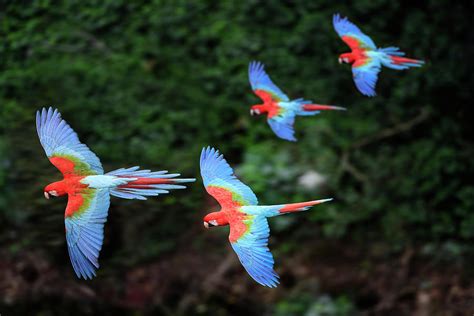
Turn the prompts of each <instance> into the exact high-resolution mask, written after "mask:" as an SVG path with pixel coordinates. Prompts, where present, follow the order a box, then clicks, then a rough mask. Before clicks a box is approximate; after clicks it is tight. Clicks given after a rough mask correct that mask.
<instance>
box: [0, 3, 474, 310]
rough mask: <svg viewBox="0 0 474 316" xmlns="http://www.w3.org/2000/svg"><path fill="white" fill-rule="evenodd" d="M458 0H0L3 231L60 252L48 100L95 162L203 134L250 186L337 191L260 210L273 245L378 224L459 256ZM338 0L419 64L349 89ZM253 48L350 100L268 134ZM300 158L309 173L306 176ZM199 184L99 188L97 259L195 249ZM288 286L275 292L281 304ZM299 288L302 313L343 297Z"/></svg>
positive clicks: (107, 271)
mask: <svg viewBox="0 0 474 316" xmlns="http://www.w3.org/2000/svg"><path fill="white" fill-rule="evenodd" d="M465 10H466V9H465V8H464V7H463V5H462V4H461V3H460V2H452V1H448V0H442V1H437V0H436V1H435V0H430V1H425V2H424V4H423V5H421V4H420V5H415V4H413V3H412V2H410V1H388V0H376V1H372V0H370V1H369V0H364V1H357V2H356V3H353V4H345V3H342V2H338V3H334V2H332V1H304V0H298V1H288V2H285V1H258V0H251V1H238V2H235V1H222V2H217V1H216V2H214V1H164V0H156V1H122V0H108V1H100V2H99V1H64V2H55V1H49V0H39V1H33V2H21V1H18V2H11V3H10V4H9V5H7V6H5V7H4V8H3V9H2V10H1V12H0V38H1V40H0V111H1V112H0V114H1V121H0V124H1V126H0V128H1V134H0V192H1V193H0V230H1V231H2V234H1V235H0V245H1V247H2V248H4V249H8V250H9V251H10V252H11V253H13V254H14V253H17V252H18V251H21V250H28V249H45V250H46V251H47V253H49V254H50V255H51V258H52V260H54V261H56V262H57V263H61V264H62V265H63V266H65V267H66V269H67V268H70V267H68V258H67V257H66V255H65V251H66V250H65V245H64V236H63V233H64V229H63V224H62V216H63V215H62V214H63V211H64V205H65V201H64V200H60V201H59V200H53V201H44V200H43V198H42V192H41V191H42V188H43V187H44V186H45V185H46V184H48V183H49V182H52V181H54V180H57V179H58V178H59V177H60V175H59V173H58V172H57V170H55V169H54V167H53V166H51V165H50V164H49V162H48V160H47V159H46V157H45V156H44V152H43V150H42V148H41V146H40V144H39V141H38V140H37V137H36V132H35V123H34V114H35V111H36V110H37V109H39V108H41V107H43V106H54V107H57V108H58V109H59V110H60V111H61V113H62V115H63V117H64V118H65V119H66V120H67V121H68V122H69V123H70V125H71V126H72V127H73V128H74V129H75V130H76V132H77V133H78V134H79V137H80V139H81V140H82V141H83V142H85V143H86V144H87V145H88V146H89V147H90V148H91V149H92V150H93V151H94V152H95V153H97V155H98V156H99V157H100V158H101V161H102V163H103V164H104V167H105V169H106V170H112V169H116V168H119V167H126V166H132V165H140V166H142V167H145V168H150V169H154V170H157V169H167V170H170V171H172V172H175V171H176V172H180V173H181V174H183V176H186V177H196V178H200V177H199V169H198V159H199V153H200V150H201V148H202V147H203V146H207V145H212V146H215V147H216V148H218V149H219V150H221V152H222V153H224V155H225V156H226V158H227V159H228V160H229V162H230V163H231V164H232V165H233V166H235V168H236V170H237V173H238V174H239V176H241V178H242V180H243V181H244V182H246V183H248V184H249V185H250V186H251V187H252V188H253V189H254V190H255V192H256V193H257V196H259V199H260V201H261V203H264V204H276V203H283V202H296V201H299V200H304V199H313V198H324V197H330V196H333V197H335V201H334V202H333V203H330V204H327V205H324V207H321V208H316V209H315V210H314V211H312V212H309V213H306V214H304V215H303V214H300V215H295V216H293V217H291V216H288V217H281V218H278V219H275V221H272V224H271V226H272V228H273V230H274V234H275V236H274V239H273V240H274V241H275V242H274V243H272V248H273V249H275V252H276V253H278V254H280V255H281V257H282V258H281V261H284V260H285V258H284V256H285V255H284V253H285V252H286V251H290V250H289V249H293V250H291V251H298V248H301V247H302V245H304V246H305V247H306V248H308V249H309V250H310V247H311V243H310V242H308V243H307V244H306V243H305V242H306V241H307V240H311V238H313V239H314V238H316V237H318V238H319V237H320V238H326V239H351V240H353V241H355V242H356V243H357V244H359V245H361V246H366V245H368V246H370V244H371V243H372V242H373V241H377V242H378V243H383V244H384V249H386V251H388V252H390V251H399V250H402V249H403V248H405V247H407V246H409V245H411V246H416V245H424V246H427V247H428V248H429V249H433V247H434V249H438V247H440V248H443V247H445V246H444V245H445V244H446V243H449V245H451V246H450V248H449V249H457V250H456V252H455V253H456V258H457V259H462V258H463V256H464V255H465V253H466V252H472V250H473V248H472V244H473V243H472V241H473V237H474V212H473V210H474V199H473V196H474V184H473V181H472V178H473V176H474V164H473V159H472V157H473V156H474V146H473V141H472V134H474V133H473V124H472V111H470V107H471V105H470V103H472V99H471V96H472V86H473V84H474V82H473V76H472V67H468V66H467V64H465V62H467V61H468V60H470V59H471V56H472V53H474V52H473V49H472V44H470V45H466V43H472V40H473V34H472V32H470V21H469V19H466V18H464V14H465ZM335 12H340V13H341V14H342V15H347V16H349V18H350V19H351V20H352V21H353V22H355V23H356V24H357V25H359V26H360V27H361V29H362V30H363V31H364V32H366V33H367V34H369V35H370V36H371V37H372V38H373V39H374V41H375V42H376V43H377V45H378V46H381V47H383V46H390V45H396V46H399V47H400V48H401V49H402V51H405V52H406V53H407V55H408V56H411V57H416V58H420V59H424V60H426V65H425V66H424V67H423V68H421V69H412V70H409V71H405V72H397V71H393V70H387V69H384V70H383V71H382V73H381V74H380V80H379V83H378V87H377V91H378V96H377V97H375V98H366V97H364V96H362V95H361V94H359V93H358V92H357V91H356V89H355V88H354V85H353V82H352V75H351V72H350V69H349V68H348V67H347V66H342V65H339V64H338V63H337V57H338V54H340V53H342V52H346V51H347V47H346V46H345V45H344V43H343V42H342V41H341V40H340V39H339V38H338V36H337V34H336V33H335V32H334V30H333V27H332V23H331V18H332V14H333V13H335ZM251 60H259V61H262V62H263V63H265V65H266V69H267V71H268V73H269V74H270V75H271V77H272V79H273V81H274V82H275V83H276V84H277V85H279V86H280V87H281V88H282V89H283V90H284V91H285V92H286V93H287V94H288V95H289V96H290V97H292V98H297V97H303V96H304V97H305V98H308V99H312V100H313V101H315V102H318V103H322V104H335V105H341V106H346V107H347V108H348V111H347V112H344V113H341V112H338V113H322V114H321V115H319V116H318V117H308V118H300V119H298V120H297V122H296V136H297V137H298V139H299V141H298V142H297V143H289V142H285V141H283V140H280V139H278V138H276V136H275V135H273V133H272V131H271V130H270V128H269V127H268V125H267V124H266V122H265V120H264V118H263V117H259V118H254V117H251V116H250V115H249V114H248V112H249V106H250V105H252V104H256V103H258V102H259V100H258V99H257V98H256V96H254V95H253V94H252V92H251V90H250V87H249V84H248V79H247V66H248V63H249V62H250V61H251ZM308 172H312V173H313V174H317V175H319V176H320V177H322V179H323V180H324V181H323V182H322V183H321V184H319V185H317V186H314V187H313V188H311V187H309V188H306V187H305V186H304V185H303V184H302V179H303V178H302V177H303V176H304V175H306V174H307V173H308ZM207 199H208V198H207V195H206V193H205V191H204V189H203V187H202V184H201V182H200V180H198V182H197V183H196V184H192V185H190V186H189V188H188V189H186V190H185V191H180V192H172V193H171V194H169V195H166V196H160V197H159V198H156V199H150V200H148V201H146V202H141V201H125V200H120V201H119V200H117V199H113V201H112V206H111V211H110V216H109V222H108V224H107V226H106V246H105V247H104V250H103V252H102V256H101V262H102V266H103V267H101V273H103V274H102V275H113V274H115V273H117V271H120V270H121V269H126V268H127V267H131V266H134V265H136V264H138V263H143V262H147V261H152V260H154V259H156V258H162V257H161V256H165V255H167V254H169V253H173V252H177V251H179V247H180V246H182V242H183V240H184V242H185V243H186V244H188V243H189V242H191V243H192V244H193V245H196V247H197V248H202V249H206V243H205V242H204V241H203V240H202V238H203V232H202V231H200V230H199V228H198V227H199V226H200V225H201V221H200V218H201V217H202V216H203V215H204V214H205V211H206V209H205V208H209V203H206V201H207ZM309 222H312V223H309ZM273 226H275V227H273ZM191 227H196V228H191ZM305 227H310V228H307V229H305ZM314 227H319V228H320V229H319V230H317V231H316V230H315V229H314ZM290 228H292V229H290ZM283 235H285V237H283ZM222 237H223V238H222V244H221V247H220V248H213V249H211V250H213V251H215V252H216V253H219V254H222V255H223V254H225V253H226V252H227V251H230V249H229V248H228V247H226V246H227V245H225V244H224V243H226V238H225V237H224V234H223V235H222ZM430 247H431V248H430ZM428 248H427V249H428ZM209 251H210V250H209V249H207V252H209ZM307 251H308V250H307ZM435 252H436V251H435V250H431V251H427V254H428V255H430V254H433V253H435ZM69 270H71V269H69ZM66 271H68V270H66ZM295 304H296V305H295ZM298 304H299V303H295V302H282V303H281V304H280V305H278V306H277V307H276V309H277V311H280V312H279V313H280V314H281V315H289V314H290V313H291V311H293V310H297V311H299V310H300V307H298V306H297V305H298ZM302 304H303V305H304V306H305V307H304V308H306V309H311V310H312V311H313V312H308V313H307V315H343V314H344V312H337V311H339V310H343V311H350V308H351V307H350V306H351V305H350V302H347V301H346V299H345V298H344V299H341V300H340V299H336V300H335V301H332V303H331V304H334V306H335V307H334V310H336V311H335V312H327V313H325V312H322V311H320V309H318V308H319V307H317V306H319V305H321V304H322V305H326V303H324V302H320V301H316V302H312V303H307V304H306V303H304V302H303V303H302ZM318 304H319V305H318ZM338 306H341V307H338ZM304 308H303V309H304ZM295 313H296V314H299V312H295ZM346 313H349V312H346ZM277 314H278V313H277Z"/></svg>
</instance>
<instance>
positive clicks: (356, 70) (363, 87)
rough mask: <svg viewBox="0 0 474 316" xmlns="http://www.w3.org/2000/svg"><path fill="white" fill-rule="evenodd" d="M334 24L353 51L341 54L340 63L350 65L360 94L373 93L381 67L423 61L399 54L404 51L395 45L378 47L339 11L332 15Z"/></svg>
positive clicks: (408, 66)
mask: <svg viewBox="0 0 474 316" xmlns="http://www.w3.org/2000/svg"><path fill="white" fill-rule="evenodd" d="M333 25H334V28H335V29H336V32H337V34H339V36H340V37H341V39H342V40H343V41H344V42H345V43H346V44H347V45H348V46H349V48H350V49H351V50H352V51H351V52H350V53H345V54H341V55H340V56H339V63H347V64H352V76H353V77H354V82H355V85H356V87H357V89H358V90H359V91H360V92H361V93H362V94H363V95H366V96H369V97H373V96H375V95H376V93H375V85H376V84H377V76H378V74H379V72H380V70H381V68H382V66H385V67H388V68H391V69H396V70H402V69H408V68H410V67H421V66H422V65H423V64H424V61H422V60H417V59H411V58H405V57H402V56H404V55H405V53H403V52H401V51H400V49H399V48H398V47H393V46H392V47H385V48H377V46H375V43H374V42H373V41H372V39H371V38H370V37H368V36H367V35H365V34H364V33H362V31H361V30H360V29H359V28H358V27H357V26H356V25H354V24H353V23H351V22H350V21H349V20H348V19H347V18H342V17H341V16H340V15H339V14H335V15H334V16H333Z"/></svg>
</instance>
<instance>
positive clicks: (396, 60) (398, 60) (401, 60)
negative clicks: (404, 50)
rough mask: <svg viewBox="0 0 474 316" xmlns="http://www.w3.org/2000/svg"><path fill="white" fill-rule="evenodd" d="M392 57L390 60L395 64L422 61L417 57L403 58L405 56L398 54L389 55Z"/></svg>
mask: <svg viewBox="0 0 474 316" xmlns="http://www.w3.org/2000/svg"><path fill="white" fill-rule="evenodd" d="M390 58H391V59H392V62H393V63H394V64H395V65H403V64H422V63H423V61H421V60H418V59H411V58H405V57H399V56H390Z"/></svg>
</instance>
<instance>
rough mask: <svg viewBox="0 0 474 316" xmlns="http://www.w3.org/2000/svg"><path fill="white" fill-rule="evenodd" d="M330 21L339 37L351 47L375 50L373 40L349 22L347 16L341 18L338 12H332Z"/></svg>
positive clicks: (353, 48)
mask: <svg viewBox="0 0 474 316" xmlns="http://www.w3.org/2000/svg"><path fill="white" fill-rule="evenodd" d="M332 23H333V25H334V28H335V29H336V32H337V34H339V36H340V37H341V39H342V40H343V41H344V42H345V43H346V44H347V45H348V46H349V47H350V48H351V49H352V50H357V49H366V50H367V49H368V50H375V49H377V47H376V46H375V43H374V41H372V39H371V38H370V37H368V36H367V35H365V34H364V33H362V31H361V30H360V29H359V28H358V27H357V26H356V25H355V24H353V23H352V22H350V21H349V20H348V19H347V17H344V18H342V17H341V16H340V15H339V13H336V14H334V16H333V19H332Z"/></svg>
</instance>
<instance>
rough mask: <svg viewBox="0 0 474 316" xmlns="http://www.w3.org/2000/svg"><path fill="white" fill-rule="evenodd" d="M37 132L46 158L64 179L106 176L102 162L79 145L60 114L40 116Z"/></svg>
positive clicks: (55, 111)
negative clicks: (77, 176) (74, 176)
mask: <svg viewBox="0 0 474 316" xmlns="http://www.w3.org/2000/svg"><path fill="white" fill-rule="evenodd" d="M36 130H37V132H38V136H39V139H40V142H41V145H42V146H43V149H44V151H45V152H46V155H47V156H48V158H49V160H50V161H51V163H52V164H53V165H55V166H56V168H58V169H59V171H61V172H62V173H63V174H64V175H68V174H75V175H94V174H103V173H104V170H103V169H102V165H101V163H100V160H99V158H98V157H97V156H96V155H95V154H94V153H93V152H92V151H91V150H90V149H89V148H88V147H87V146H86V145H84V144H82V143H81V142H80V141H79V138H78V137H77V134H76V133H75V132H74V130H73V129H72V128H71V127H70V126H69V124H67V123H66V121H64V120H63V119H62V118H61V114H60V113H59V112H58V110H56V109H55V110H53V109H52V108H49V109H48V110H46V109H45V108H43V109H42V111H41V112H40V111H38V112H36Z"/></svg>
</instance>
